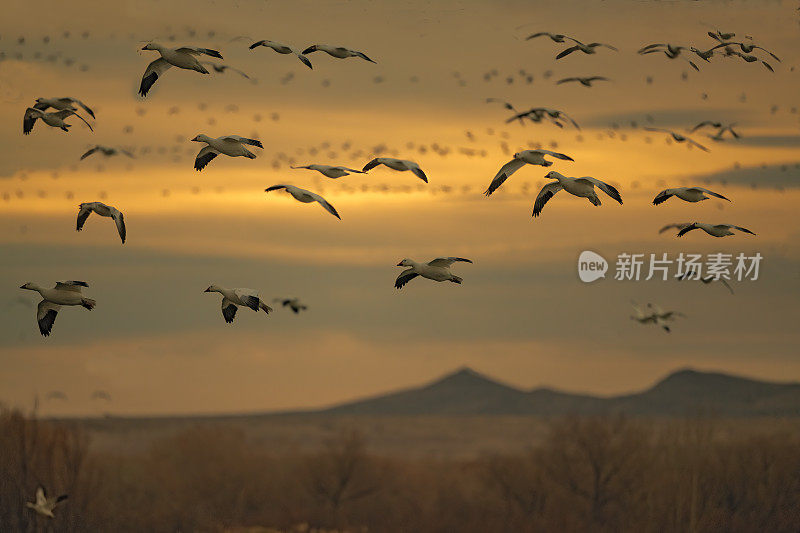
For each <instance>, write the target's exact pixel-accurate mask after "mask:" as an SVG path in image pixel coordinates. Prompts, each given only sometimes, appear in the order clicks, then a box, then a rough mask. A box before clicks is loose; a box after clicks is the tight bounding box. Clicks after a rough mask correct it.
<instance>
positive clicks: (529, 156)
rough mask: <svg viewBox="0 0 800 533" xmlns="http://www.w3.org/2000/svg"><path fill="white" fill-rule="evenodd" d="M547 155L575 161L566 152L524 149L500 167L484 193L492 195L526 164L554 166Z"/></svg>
mask: <svg viewBox="0 0 800 533" xmlns="http://www.w3.org/2000/svg"><path fill="white" fill-rule="evenodd" d="M546 155H549V156H551V157H555V158H556V159H561V160H563V161H575V160H574V159H572V158H571V157H570V156H568V155H566V154H561V153H558V152H551V151H550V150H523V151H521V152H517V153H516V154H514V159H512V160H511V161H509V162H508V163H506V164H505V165H503V166H502V167H500V170H498V171H497V174H496V175H495V177H494V179H493V180H492V182H491V183H490V184H489V188H488V189H486V191H484V193H483V194H485V195H486V196H489V195H491V194H492V193H493V192H494V191H496V190H497V189H498V188H499V187H500V186H501V185H502V184H503V183H504V182H505V181H506V180H507V179H508V177H509V176H511V174H513V173H514V172H516V171H517V170H519V169H521V168H522V167H524V166H525V165H526V164H527V165H538V166H542V167H549V166H552V164H553V162H552V161H547V160H546V159H545V158H544V156H546Z"/></svg>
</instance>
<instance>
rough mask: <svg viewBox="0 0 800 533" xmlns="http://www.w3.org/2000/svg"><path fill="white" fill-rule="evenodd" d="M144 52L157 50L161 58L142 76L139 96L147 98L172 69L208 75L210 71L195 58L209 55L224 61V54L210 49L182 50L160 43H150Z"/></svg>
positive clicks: (186, 47) (183, 48)
mask: <svg viewBox="0 0 800 533" xmlns="http://www.w3.org/2000/svg"><path fill="white" fill-rule="evenodd" d="M142 50H155V51H157V52H158V53H159V54H160V55H161V57H159V58H158V59H156V60H155V61H153V62H151V63H150V64H149V65H147V69H145V71H144V75H143V76H142V83H141V85H140V86H139V94H140V95H141V96H143V97H145V96H147V93H148V91H150V88H151V87H152V86H153V84H154V83H155V82H156V80H158V78H159V77H161V75H162V74H164V72H166V71H167V70H169V69H170V67H178V68H182V69H185V70H194V71H196V72H200V73H201V74H208V70H207V69H206V68H205V67H204V66H203V65H201V64H200V62H199V61H198V60H197V58H196V57H195V56H199V55H207V56H211V57H216V58H219V59H222V54H220V53H219V52H217V51H216V50H211V49H210V48H193V47H190V46H183V47H181V48H168V47H166V46H163V45H161V44H158V43H148V44H146V45H145V46H144V47H143V48H142Z"/></svg>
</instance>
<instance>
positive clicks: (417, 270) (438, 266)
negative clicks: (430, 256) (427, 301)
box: [394, 257, 472, 289]
mask: <svg viewBox="0 0 800 533" xmlns="http://www.w3.org/2000/svg"><path fill="white" fill-rule="evenodd" d="M457 261H463V262H465V263H472V261H470V260H469V259H464V258H463V257H437V258H436V259H434V260H432V261H428V262H427V263H417V262H416V261H414V260H413V259H403V260H402V261H400V262H399V263H397V266H402V267H408V268H407V269H406V270H403V271H402V272H401V273H400V275H399V276H397V280H395V282H394V288H395V289H402V288H403V286H404V285H405V284H406V283H408V282H409V281H411V280H412V279H414V278H416V277H417V276H422V277H423V278H428V279H432V280H434V281H451V282H453V283H458V284H460V283H461V282H462V281H464V280H463V279H462V278H459V277H458V276H456V275H455V274H453V273H452V272H450V267H451V266H452V265H453V263H455V262H457Z"/></svg>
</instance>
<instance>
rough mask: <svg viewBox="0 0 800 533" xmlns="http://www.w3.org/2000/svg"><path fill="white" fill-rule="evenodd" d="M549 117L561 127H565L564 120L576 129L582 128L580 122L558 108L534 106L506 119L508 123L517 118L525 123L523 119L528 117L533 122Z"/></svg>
mask: <svg viewBox="0 0 800 533" xmlns="http://www.w3.org/2000/svg"><path fill="white" fill-rule="evenodd" d="M545 117H548V118H549V119H550V120H551V122H552V123H553V124H555V125H556V126H558V127H559V128H563V127H564V124H562V122H569V123H571V124H572V125H573V126H575V129H578V130H579V129H581V127H580V126H578V123H577V122H575V121H574V120H573V119H572V118H571V117H570V116H569V115H567V114H566V113H564V112H563V111H559V110H558V109H548V108H546V107H533V108H531V109H529V110H527V111H523V112H521V113H517V114H516V115H514V116H512V117H511V118H508V119H506V124H508V123H510V122H514V121H515V120H519V121H520V123H523V121H522V119H524V118H528V119H530V120H531V121H532V122H541V121H542V119H543V118H545Z"/></svg>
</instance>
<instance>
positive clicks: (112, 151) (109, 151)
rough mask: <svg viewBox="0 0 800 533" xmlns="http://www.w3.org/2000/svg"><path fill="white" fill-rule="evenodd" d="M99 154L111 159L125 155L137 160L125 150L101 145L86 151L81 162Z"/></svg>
mask: <svg viewBox="0 0 800 533" xmlns="http://www.w3.org/2000/svg"><path fill="white" fill-rule="evenodd" d="M98 152H99V153H101V154H103V155H104V156H106V157H111V156H115V155H119V154H123V155H126V156H128V157H130V158H131V159H135V157H134V156H133V154H132V153H130V152H129V151H128V150H125V149H124V148H114V147H112V146H101V145H99V144H98V145H96V146H95V147H94V148H90V149H88V150H87V151H86V152H85V153H84V154H83V155H82V156H81V161H83V160H84V159H86V158H87V157H89V156H90V155H92V154H96V153H98Z"/></svg>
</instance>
